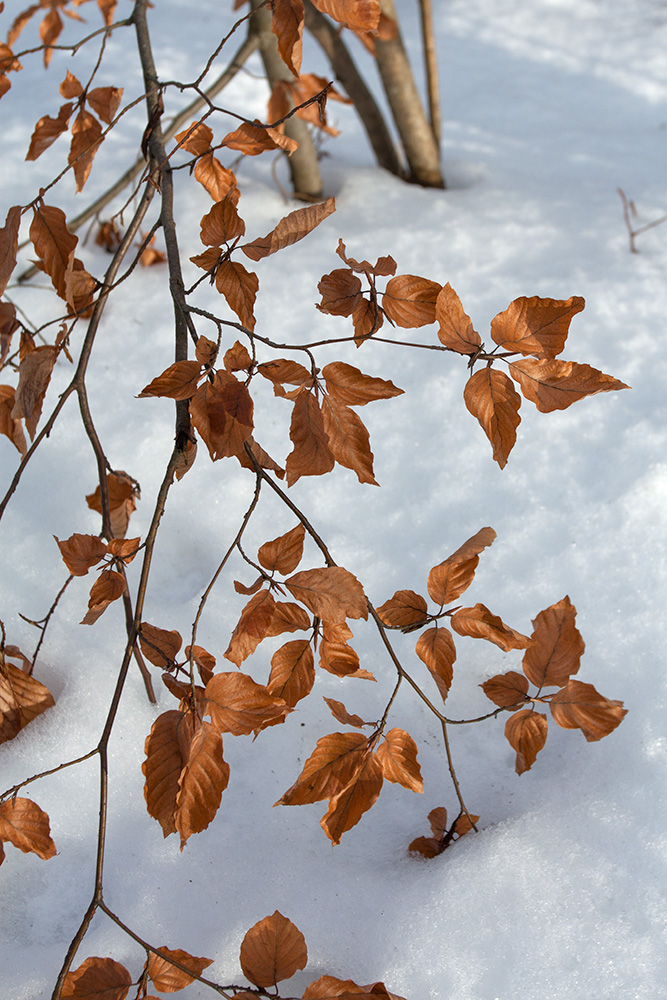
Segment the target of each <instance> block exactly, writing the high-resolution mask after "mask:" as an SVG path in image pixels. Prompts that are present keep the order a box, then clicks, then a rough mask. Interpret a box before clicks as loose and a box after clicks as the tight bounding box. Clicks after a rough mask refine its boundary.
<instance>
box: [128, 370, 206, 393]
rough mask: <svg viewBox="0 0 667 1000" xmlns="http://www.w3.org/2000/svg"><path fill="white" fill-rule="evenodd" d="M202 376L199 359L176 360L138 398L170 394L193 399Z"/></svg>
mask: <svg viewBox="0 0 667 1000" xmlns="http://www.w3.org/2000/svg"><path fill="white" fill-rule="evenodd" d="M201 376H202V366H201V363H200V362H199V361H175V362H174V364H173V365H169V367H168V368H165V370H164V371H163V372H162V374H161V375H158V376H157V378H154V379H153V381H152V382H149V383H148V385H147V386H144V388H143V389H142V390H141V392H140V393H139V394H138V396H137V399H144V398H146V397H148V396H168V397H169V398H170V399H191V398H192V396H194V394H195V392H196V391H197V383H198V382H199V380H200V378H201Z"/></svg>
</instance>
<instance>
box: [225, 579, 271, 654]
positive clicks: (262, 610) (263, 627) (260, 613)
mask: <svg viewBox="0 0 667 1000" xmlns="http://www.w3.org/2000/svg"><path fill="white" fill-rule="evenodd" d="M274 610H275V601H274V599H273V595H272V594H271V593H270V592H269V591H268V590H260V591H259V592H258V593H257V594H255V595H254V596H253V597H251V598H250V600H249V601H248V603H247V604H246V606H245V607H244V609H243V611H242V612H241V617H240V618H239V620H238V622H237V625H236V628H235V629H234V631H233V632H232V638H231V640H230V643H229V646H228V647H227V649H226V650H225V653H224V656H225V659H227V660H231V662H232V663H235V664H236V666H237V667H240V666H241V664H242V663H243V661H244V660H245V659H246V657H248V656H250V655H251V654H252V653H254V652H255V650H256V649H257V647H258V646H259V644H260V642H261V641H262V639H264V638H265V636H266V634H267V632H268V630H269V626H270V624H271V620H272V618H273V614H274Z"/></svg>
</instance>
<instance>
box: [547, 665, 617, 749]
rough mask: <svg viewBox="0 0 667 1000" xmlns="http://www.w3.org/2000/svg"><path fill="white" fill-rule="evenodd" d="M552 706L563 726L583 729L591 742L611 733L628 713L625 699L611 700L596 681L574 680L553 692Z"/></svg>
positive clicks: (556, 717)
mask: <svg viewBox="0 0 667 1000" xmlns="http://www.w3.org/2000/svg"><path fill="white" fill-rule="evenodd" d="M549 707H550V709H551V714H552V715H553V717H554V719H555V720H556V722H557V723H558V725H559V726H562V727H563V729H581V731H582V733H583V734H584V736H585V737H586V739H587V740H588V742H589V743H593V742H594V741H595V740H601V739H602V738H603V737H604V736H608V735H609V733H612V732H613V731H614V729H616V727H617V726H620V724H621V722H622V721H623V718H624V716H626V715H627V714H628V712H627V709H625V708H623V702H622V701H611V699H609V698H605V697H604V695H601V694H600V693H599V692H598V691H596V690H595V688H594V687H593V685H592V684H582V682H581V681H573V680H569V681H568V682H567V684H566V685H565V687H563V688H561V690H560V691H558V692H557V693H556V694H555V695H554V696H553V698H552V699H551V701H550V702H549Z"/></svg>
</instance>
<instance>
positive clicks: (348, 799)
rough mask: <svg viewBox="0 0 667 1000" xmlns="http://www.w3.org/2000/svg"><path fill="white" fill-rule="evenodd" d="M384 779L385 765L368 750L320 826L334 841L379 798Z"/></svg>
mask: <svg viewBox="0 0 667 1000" xmlns="http://www.w3.org/2000/svg"><path fill="white" fill-rule="evenodd" d="M382 782H383V773H382V765H381V764H380V761H379V760H378V756H377V754H375V753H372V752H370V751H367V752H366V754H365V755H364V757H363V759H362V762H361V765H360V766H359V767H358V769H357V770H356V771H355V773H354V774H353V776H352V779H351V781H350V783H349V784H348V785H347V786H346V787H345V788H344V789H343V790H342V791H340V792H338V794H337V795H335V796H334V797H333V798H332V799H331V800H330V802H329V808H328V809H327V811H326V813H325V814H324V816H323V817H322V819H321V820H320V826H321V827H322V829H323V830H324V832H325V833H326V835H327V837H328V838H329V840H330V841H331V842H332V844H339V843H340V840H341V837H342V836H343V834H344V833H345V832H346V831H347V830H351V829H352V827H353V826H356V824H357V823H358V822H359V820H360V819H361V817H362V816H363V814H364V813H365V812H367V811H368V810H369V809H370V808H371V807H372V806H373V805H374V803H375V802H376V800H377V798H378V796H379V794H380V792H381V790H382Z"/></svg>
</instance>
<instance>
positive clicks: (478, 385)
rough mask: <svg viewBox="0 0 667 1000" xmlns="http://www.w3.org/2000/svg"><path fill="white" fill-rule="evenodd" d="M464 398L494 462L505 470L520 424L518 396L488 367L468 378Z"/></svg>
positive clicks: (519, 400)
mask: <svg viewBox="0 0 667 1000" xmlns="http://www.w3.org/2000/svg"><path fill="white" fill-rule="evenodd" d="M463 399H464V401H465V404H466V407H467V408H468V411H469V412H470V413H472V415H473V417H476V418H477V420H478V421H479V423H480V426H481V428H482V430H483V431H484V433H485V434H486V436H487V437H488V439H489V441H490V442H491V445H492V446H493V457H494V459H495V461H496V462H497V463H498V465H499V466H500V468H501V469H504V468H505V466H506V465H507V459H508V456H509V453H510V452H511V450H512V448H513V447H514V444H515V442H516V429H517V427H518V426H519V424H520V423H521V417H520V416H519V407H520V406H521V396H520V395H519V393H518V392H517V391H516V390H515V388H514V386H513V385H512V382H511V380H510V379H509V378H508V377H507V375H505V373H504V372H499V371H496V369H495V368H491V367H490V366H488V365H487V366H486V367H485V368H480V370H479V371H476V372H475V374H474V375H471V376H470V378H469V379H468V381H467V383H466V387H465V390H464V392H463Z"/></svg>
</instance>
